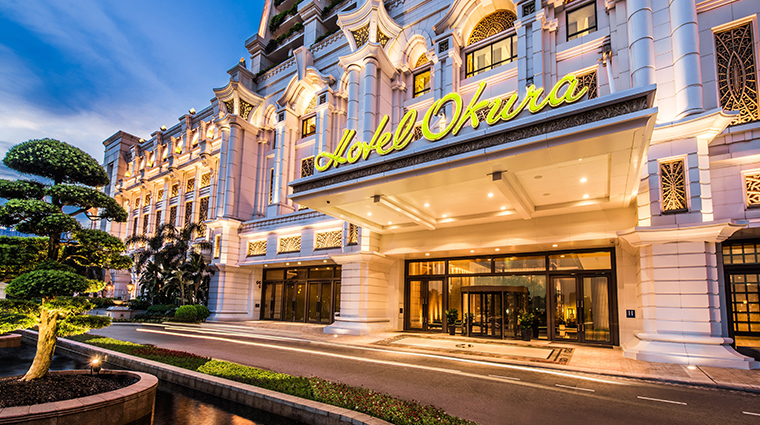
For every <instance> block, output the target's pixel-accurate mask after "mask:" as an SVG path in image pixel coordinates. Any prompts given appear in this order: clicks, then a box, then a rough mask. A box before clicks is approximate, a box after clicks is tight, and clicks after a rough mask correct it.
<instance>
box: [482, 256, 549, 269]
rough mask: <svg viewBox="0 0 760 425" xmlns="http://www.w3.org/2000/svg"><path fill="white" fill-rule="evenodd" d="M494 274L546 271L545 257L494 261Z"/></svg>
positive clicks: (497, 259) (508, 258) (510, 258)
mask: <svg viewBox="0 0 760 425" xmlns="http://www.w3.org/2000/svg"><path fill="white" fill-rule="evenodd" d="M494 262H495V267H496V273H504V272H520V271H530V272H532V271H543V270H546V257H544V256H543V255H542V256H536V257H507V258H496V259H494Z"/></svg>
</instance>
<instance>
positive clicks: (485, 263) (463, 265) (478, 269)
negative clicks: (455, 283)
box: [449, 258, 491, 274]
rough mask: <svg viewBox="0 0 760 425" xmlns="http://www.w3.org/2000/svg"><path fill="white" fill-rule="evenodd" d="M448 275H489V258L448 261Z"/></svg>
mask: <svg viewBox="0 0 760 425" xmlns="http://www.w3.org/2000/svg"><path fill="white" fill-rule="evenodd" d="M449 273H451V274H471V273H491V259H490V258H470V259H467V260H451V261H449Z"/></svg>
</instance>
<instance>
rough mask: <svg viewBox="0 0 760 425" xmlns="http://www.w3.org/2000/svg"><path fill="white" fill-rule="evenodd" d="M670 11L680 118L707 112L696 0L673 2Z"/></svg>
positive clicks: (678, 115) (673, 0) (671, 1)
mask: <svg viewBox="0 0 760 425" xmlns="http://www.w3.org/2000/svg"><path fill="white" fill-rule="evenodd" d="M669 11H670V28H671V30H670V42H671V45H672V48H673V75H674V77H675V94H676V113H675V116H676V118H677V119H678V118H683V117H684V116H687V115H691V114H696V113H700V112H704V103H703V99H702V68H701V63H700V56H699V31H698V27H697V6H696V4H695V2H694V1H693V0H670V3H669Z"/></svg>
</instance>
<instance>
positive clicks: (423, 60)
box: [414, 53, 430, 68]
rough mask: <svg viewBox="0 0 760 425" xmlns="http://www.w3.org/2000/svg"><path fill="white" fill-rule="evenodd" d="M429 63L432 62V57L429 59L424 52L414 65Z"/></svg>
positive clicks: (419, 65)
mask: <svg viewBox="0 0 760 425" xmlns="http://www.w3.org/2000/svg"><path fill="white" fill-rule="evenodd" d="M429 63H430V59H428V57H427V55H426V54H425V53H423V54H421V55H420V57H418V58H417V62H416V63H415V64H414V67H415V68H419V67H421V66H422V65H427V64H429Z"/></svg>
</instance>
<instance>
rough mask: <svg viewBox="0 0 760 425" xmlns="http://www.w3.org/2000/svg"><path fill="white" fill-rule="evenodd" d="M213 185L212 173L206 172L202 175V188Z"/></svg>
mask: <svg viewBox="0 0 760 425" xmlns="http://www.w3.org/2000/svg"><path fill="white" fill-rule="evenodd" d="M209 186H211V173H205V174H203V175H202V176H201V189H203V188H204V187H209Z"/></svg>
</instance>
